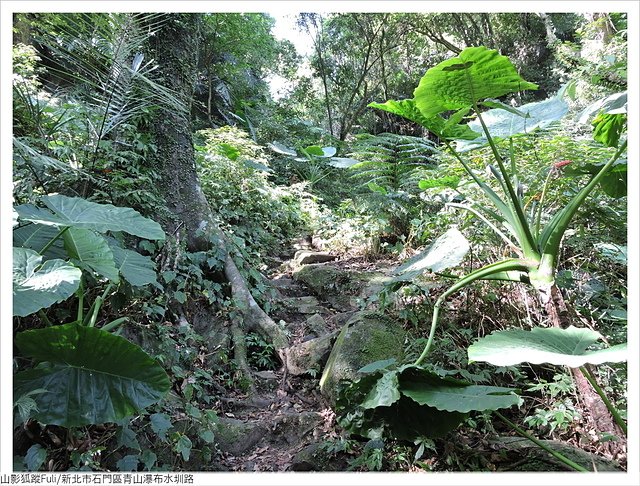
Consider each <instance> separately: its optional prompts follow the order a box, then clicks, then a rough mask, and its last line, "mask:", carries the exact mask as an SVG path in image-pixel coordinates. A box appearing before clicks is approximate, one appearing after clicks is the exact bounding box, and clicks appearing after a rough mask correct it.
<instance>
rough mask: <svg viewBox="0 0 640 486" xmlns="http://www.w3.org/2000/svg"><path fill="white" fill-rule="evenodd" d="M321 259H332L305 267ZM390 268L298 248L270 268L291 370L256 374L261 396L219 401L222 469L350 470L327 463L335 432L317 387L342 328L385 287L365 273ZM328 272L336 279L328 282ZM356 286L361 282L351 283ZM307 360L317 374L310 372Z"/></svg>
mask: <svg viewBox="0 0 640 486" xmlns="http://www.w3.org/2000/svg"><path fill="white" fill-rule="evenodd" d="M318 260H328V261H325V262H320V263H307V264H300V261H306V262H316V261H318ZM392 268H393V266H392V265H390V262H388V261H384V260H380V261H379V262H375V263H372V262H368V261H366V259H365V258H363V257H356V258H345V259H340V260H339V259H338V258H337V257H335V256H332V255H329V254H327V253H317V252H313V251H306V252H305V251H298V252H297V253H296V257H291V258H290V259H288V260H284V261H283V263H282V265H281V266H280V267H279V268H278V269H276V270H274V271H272V274H271V275H270V279H269V281H268V283H269V285H270V286H272V288H273V289H275V294H276V297H275V298H274V299H273V300H272V306H273V310H272V311H271V313H270V314H271V316H272V317H273V319H274V320H275V321H276V322H278V321H284V322H285V323H286V329H287V331H288V333H289V335H290V348H289V351H290V353H288V355H287V365H288V366H287V372H286V373H285V372H284V371H283V368H280V369H279V370H276V371H255V370H254V372H253V377H254V379H255V388H256V394H255V395H253V396H249V394H248V393H243V392H235V393H236V395H235V396H231V397H230V398H227V399H225V401H224V402H223V403H222V405H223V408H222V409H221V410H220V411H219V416H220V423H219V425H218V429H219V431H218V434H217V436H216V442H217V444H218V447H219V450H220V451H221V459H220V467H221V469H222V470H229V471H309V470H318V469H320V468H321V469H322V470H345V469H346V468H347V466H348V465H347V463H346V460H343V461H337V462H336V459H335V458H333V459H332V462H331V464H329V463H328V461H326V460H325V461H323V459H322V458H323V457H325V458H328V457H329V455H330V454H329V453H328V452H326V451H324V450H323V448H322V446H321V443H322V442H325V441H329V440H331V439H336V438H337V437H338V434H337V433H336V423H335V414H334V412H333V411H332V409H331V407H330V404H329V401H328V400H327V398H326V397H325V396H323V395H322V394H321V392H320V386H319V382H320V378H321V376H322V370H323V368H324V364H325V363H326V360H327V358H328V356H329V353H330V351H331V348H332V345H333V343H334V341H335V338H336V336H337V334H338V332H339V330H340V329H341V328H342V327H343V326H344V325H345V323H346V322H347V321H349V319H350V318H352V317H353V316H354V314H356V313H357V312H358V311H360V310H362V309H363V308H365V307H366V305H367V298H368V297H369V296H371V295H373V293H377V290H379V289H380V288H381V286H380V284H377V283H376V284H371V283H370V282H368V280H367V279H366V278H365V279H361V276H362V275H368V276H371V275H376V276H384V275H385V274H387V273H388V272H389V271H390V270H391V269H392ZM302 269H305V270H310V271H311V272H312V273H313V274H314V275H315V277H316V280H313V281H309V280H308V278H305V275H306V274H309V272H308V271H305V272H301V270H302ZM318 275H320V277H319V278H318ZM327 275H328V276H329V277H331V279H332V280H331V282H328V281H326V276H327ZM323 279H324V281H323ZM304 280H306V281H307V282H309V283H310V284H311V285H308V284H307V283H305V282H304ZM356 281H357V282H358V284H357V285H354V282H356ZM320 287H322V289H321V288H320ZM318 343H319V344H318ZM309 363H310V365H311V366H313V365H315V366H314V367H315V369H311V370H308V371H307V370H305V369H304V366H305V364H309Z"/></svg>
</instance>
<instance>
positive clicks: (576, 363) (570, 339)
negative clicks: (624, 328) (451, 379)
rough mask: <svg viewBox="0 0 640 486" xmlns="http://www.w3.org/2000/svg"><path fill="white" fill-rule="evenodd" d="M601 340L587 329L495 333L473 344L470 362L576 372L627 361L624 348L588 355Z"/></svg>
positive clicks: (546, 329) (603, 350) (513, 330)
mask: <svg viewBox="0 0 640 486" xmlns="http://www.w3.org/2000/svg"><path fill="white" fill-rule="evenodd" d="M601 337H602V336H601V335H600V334H599V333H597V332H595V331H592V330H590V329H584V328H577V327H574V326H569V327H568V328H567V329H559V328H534V329H532V330H531V331H523V330H521V329H511V330H508V331H497V332H493V333H491V334H490V335H489V336H485V337H483V338H481V339H479V340H478V341H477V342H475V343H473V344H472V345H471V346H470V347H469V349H468V355H469V361H486V362H488V363H491V364H493V365H496V366H512V365H516V364H520V363H525V362H528V363H534V364H540V363H551V364H555V365H564V366H569V367H572V368H578V367H580V366H583V365H585V364H586V363H590V364H602V363H607V362H613V363H618V362H621V361H626V360H627V344H626V343H624V344H618V345H616V346H611V347H610V348H606V349H600V350H597V351H588V350H587V348H588V347H589V346H591V345H593V344H595V343H596V342H597V341H598V340H599V339H600V338H601Z"/></svg>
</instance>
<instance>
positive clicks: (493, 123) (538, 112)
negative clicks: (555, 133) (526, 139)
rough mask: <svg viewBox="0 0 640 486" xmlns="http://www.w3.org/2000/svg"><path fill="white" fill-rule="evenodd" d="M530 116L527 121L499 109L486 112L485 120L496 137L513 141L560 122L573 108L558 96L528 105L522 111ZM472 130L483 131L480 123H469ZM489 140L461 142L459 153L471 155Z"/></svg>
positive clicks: (458, 147)
mask: <svg viewBox="0 0 640 486" xmlns="http://www.w3.org/2000/svg"><path fill="white" fill-rule="evenodd" d="M518 110H520V111H521V112H522V113H525V114H526V115H527V116H526V117H525V118H523V117H522V116H520V115H519V114H514V113H510V112H508V111H505V110H503V109H498V108H495V109H493V110H488V111H486V112H484V113H482V119H483V120H484V123H485V125H487V128H488V130H489V133H490V134H491V136H492V137H494V138H509V137H513V136H516V135H521V134H525V133H531V132H532V131H534V130H536V129H542V128H546V127H547V126H549V125H550V124H552V123H554V122H557V121H558V120H560V119H561V118H562V117H564V116H565V115H566V114H567V112H568V111H569V105H567V103H566V102H565V101H564V100H563V99H562V98H561V97H558V96H553V97H552V98H548V99H546V100H543V101H536V102H534V103H527V104H526V105H522V106H520V107H519V108H518ZM468 126H469V129H471V130H477V131H481V130H482V127H481V125H480V121H479V120H474V121H472V122H471V123H469V125H468ZM487 143H488V141H487V138H486V137H485V136H484V133H483V134H482V136H480V137H478V138H477V139H475V140H471V141H461V142H458V143H457V144H456V150H457V151H458V152H467V151H469V150H473V149H476V148H479V147H484V146H485V145H487Z"/></svg>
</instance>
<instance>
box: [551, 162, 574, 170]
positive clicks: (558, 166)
mask: <svg viewBox="0 0 640 486" xmlns="http://www.w3.org/2000/svg"><path fill="white" fill-rule="evenodd" d="M571 162H572V161H571V160H559V161H558V162H556V163H555V164H553V167H554V169H559V168H560V167H564V166H565V165H569V164H570V163H571Z"/></svg>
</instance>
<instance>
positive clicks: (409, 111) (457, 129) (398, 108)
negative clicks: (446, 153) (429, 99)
mask: <svg viewBox="0 0 640 486" xmlns="http://www.w3.org/2000/svg"><path fill="white" fill-rule="evenodd" d="M368 106H369V107H371V108H378V109H379V110H384V111H387V112H389V113H393V114H394V115H399V116H402V117H404V118H406V119H407V120H411V121H412V122H414V123H417V124H418V125H420V126H422V127H424V128H426V129H427V130H429V131H430V132H431V133H433V134H434V135H436V136H438V137H439V138H442V139H446V140H473V139H475V138H478V137H479V136H480V133H478V132H474V131H473V130H471V129H470V128H469V126H467V125H459V124H458V122H459V121H460V120H461V117H460V115H461V114H462V113H464V110H460V111H458V113H457V114H458V116H459V117H460V118H458V117H452V118H453V119H450V120H445V119H444V118H442V117H441V116H440V115H433V116H430V117H426V116H424V115H423V114H422V113H421V112H420V110H418V108H417V107H416V101H415V100H413V99H410V100H401V101H395V100H389V101H387V102H386V103H369V105H368ZM454 122H455V123H454Z"/></svg>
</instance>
